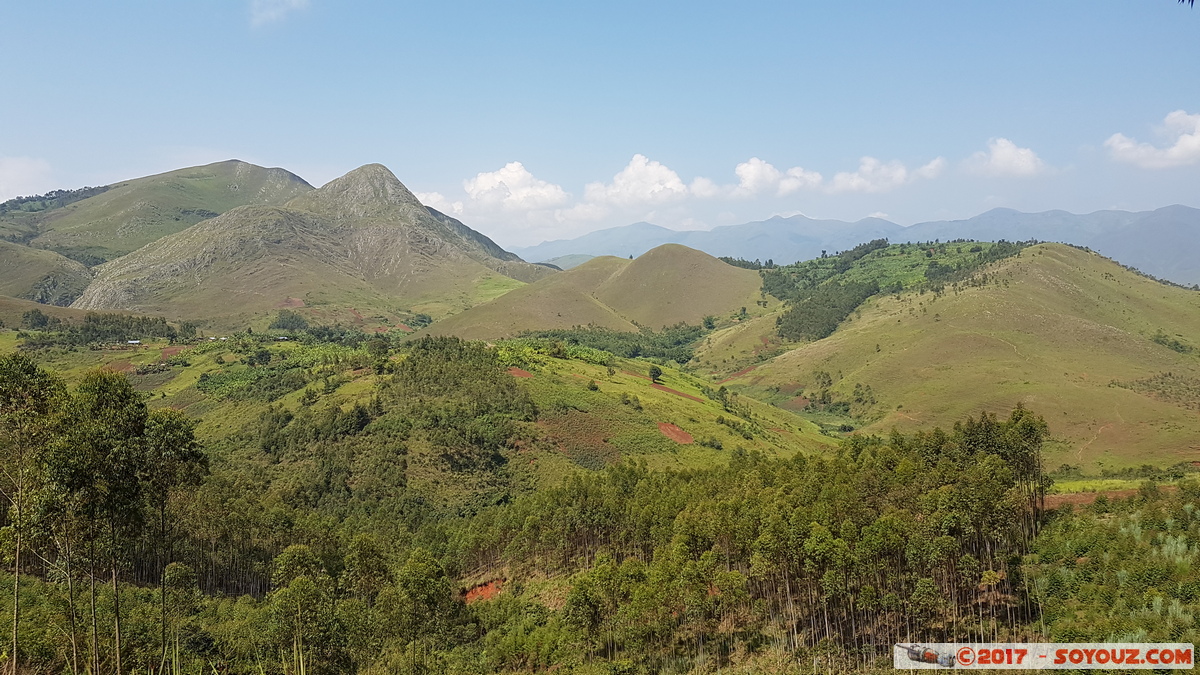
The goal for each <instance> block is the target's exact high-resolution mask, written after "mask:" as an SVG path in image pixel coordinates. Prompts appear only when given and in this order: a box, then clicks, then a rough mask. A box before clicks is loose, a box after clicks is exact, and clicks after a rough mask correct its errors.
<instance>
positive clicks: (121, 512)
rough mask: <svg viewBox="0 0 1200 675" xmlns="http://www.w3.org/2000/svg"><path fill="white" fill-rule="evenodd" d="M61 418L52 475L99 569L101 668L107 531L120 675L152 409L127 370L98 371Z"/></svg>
mask: <svg viewBox="0 0 1200 675" xmlns="http://www.w3.org/2000/svg"><path fill="white" fill-rule="evenodd" d="M58 419H59V421H60V424H59V425H58V429H57V433H56V435H55V438H54V442H53V443H52V444H51V445H50V448H49V451H48V453H47V454H48V456H47V461H46V468H47V478H48V479H49V482H50V486H51V488H52V490H53V491H54V492H57V494H58V495H59V500H60V502H61V507H60V508H61V509H63V511H62V516H63V517H65V518H67V519H68V520H78V526H79V527H81V529H82V530H83V531H82V534H83V536H84V538H85V539H86V541H87V543H88V554H89V555H88V558H89V565H91V566H92V570H91V571H92V573H91V574H90V575H89V576H90V580H91V584H92V591H91V603H92V662H93V666H94V667H93V672H95V671H96V670H98V669H99V649H98V645H97V644H96V643H97V640H96V636H97V627H96V620H97V619H96V607H95V603H96V599H95V570H94V565H95V560H96V546H97V544H99V543H101V542H100V537H102V536H104V535H107V539H108V541H107V549H108V550H107V551H106V552H107V554H108V560H109V570H110V572H111V580H112V588H113V630H114V648H115V652H116V653H115V654H114V666H115V668H116V671H117V673H118V675H120V672H121V670H122V664H121V595H120V587H119V585H118V583H117V581H118V570H119V568H120V563H121V560H122V556H121V546H122V544H123V543H125V542H127V541H129V540H130V539H132V538H133V537H134V536H135V535H136V534H138V532H139V531H140V528H141V525H142V517H143V513H144V510H143V508H142V507H143V495H142V488H143V477H144V476H145V475H146V452H145V442H144V440H145V439H144V438H143V437H144V435H145V431H146V419H147V415H146V406H145V404H144V403H142V397H141V394H140V393H138V391H137V390H136V389H134V388H133V385H132V384H131V383H130V382H129V380H128V379H126V377H125V376H124V375H123V374H121V373H118V372H115V371H111V370H93V371H91V372H89V373H88V374H87V375H85V376H84V378H83V381H82V382H80V384H79V386H78V387H77V388H76V389H75V392H74V394H73V395H72V396H71V397H70V398H69V399H68V401H67V403H66V404H65V405H64V412H63V414H62V415H61V416H60V417H59V418H58ZM68 526H70V524H69V523H68Z"/></svg>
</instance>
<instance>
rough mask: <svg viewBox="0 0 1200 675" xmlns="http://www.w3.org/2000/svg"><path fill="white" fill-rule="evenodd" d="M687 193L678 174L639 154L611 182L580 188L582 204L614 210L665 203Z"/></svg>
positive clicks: (674, 200) (677, 199)
mask: <svg viewBox="0 0 1200 675" xmlns="http://www.w3.org/2000/svg"><path fill="white" fill-rule="evenodd" d="M687 194H688V189H687V186H686V185H684V184H683V181H682V180H680V179H679V174H677V173H675V172H674V171H672V170H671V169H669V168H667V167H666V166H664V165H663V164H660V163H658V162H656V161H654V160H652V159H648V158H647V157H646V156H645V155H640V154H639V155H634V156H633V159H631V160H629V164H628V165H627V166H626V167H625V168H624V169H621V171H620V172H619V173H617V175H615V176H613V180H612V182H611V183H589V184H587V185H586V186H585V187H584V189H583V196H584V201H585V202H590V203H592V204H608V205H612V206H617V207H636V206H644V205H649V204H668V203H671V202H676V201H679V200H681V199H683V198H684V197H686V196H687Z"/></svg>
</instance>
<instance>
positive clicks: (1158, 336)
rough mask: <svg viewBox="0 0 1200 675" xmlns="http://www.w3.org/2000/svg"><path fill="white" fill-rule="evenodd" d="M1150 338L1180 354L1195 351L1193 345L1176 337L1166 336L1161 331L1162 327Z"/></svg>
mask: <svg viewBox="0 0 1200 675" xmlns="http://www.w3.org/2000/svg"><path fill="white" fill-rule="evenodd" d="M1150 339H1151V340H1153V341H1154V342H1155V343H1156V344H1160V345H1162V346H1164V347H1166V348H1167V349H1171V350H1174V351H1177V352H1179V353H1180V354H1191V353H1192V352H1193V351H1195V348H1194V347H1192V346H1191V345H1189V344H1187V343H1186V342H1182V341H1181V340H1179V339H1178V338H1173V337H1170V336H1168V335H1167V334H1166V333H1164V332H1162V329H1159V330H1158V332H1156V333H1155V334H1154V336H1153V337H1151V338H1150Z"/></svg>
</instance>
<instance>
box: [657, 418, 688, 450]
mask: <svg viewBox="0 0 1200 675" xmlns="http://www.w3.org/2000/svg"><path fill="white" fill-rule="evenodd" d="M658 430H659V431H661V432H663V435H664V436H666V437H667V438H669V439H671V440H673V441H675V442H676V443H682V444H684V445H688V444H690V443H691V442H692V440H693V439H692V435H691V434H689V433H688V432H686V431H684V430H683V429H680V428H679V427H677V426H675V425H674V424H668V423H666V422H659V423H658Z"/></svg>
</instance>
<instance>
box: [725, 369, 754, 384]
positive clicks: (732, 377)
mask: <svg viewBox="0 0 1200 675" xmlns="http://www.w3.org/2000/svg"><path fill="white" fill-rule="evenodd" d="M757 367H758V366H747V367H745V368H742V369H741V370H739V371H737V372H736V373H730V374H729V377H727V378H725V379H723V380H721V381H720V382H717V384H725V383H726V382H728V381H730V380H736V379H737V378H739V377H741V376H743V375H745V374H746V373H748V372H750V371H752V370H754V369H755V368H757Z"/></svg>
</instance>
